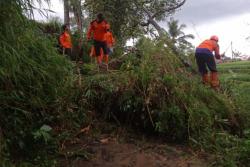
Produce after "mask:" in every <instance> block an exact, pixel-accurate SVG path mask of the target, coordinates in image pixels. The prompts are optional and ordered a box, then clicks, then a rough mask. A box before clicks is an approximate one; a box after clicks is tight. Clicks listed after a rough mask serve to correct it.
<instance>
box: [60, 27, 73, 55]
mask: <svg viewBox="0 0 250 167" xmlns="http://www.w3.org/2000/svg"><path fill="white" fill-rule="evenodd" d="M62 29H63V32H62V34H61V35H60V37H59V42H60V45H61V47H62V48H63V55H65V54H66V55H67V56H68V58H69V59H71V54H72V42H71V36H70V30H69V25H67V24H65V25H63V26H62Z"/></svg>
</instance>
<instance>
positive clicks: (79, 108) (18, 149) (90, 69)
mask: <svg viewBox="0 0 250 167" xmlns="http://www.w3.org/2000/svg"><path fill="white" fill-rule="evenodd" d="M18 2H19V1H11V2H4V3H2V2H1V3H2V4H1V6H0V11H1V14H0V21H1V22H2V23H3V25H2V26H1V27H0V46H1V47H0V51H1V53H2V54H1V55H0V107H1V108H0V109H1V111H0V120H1V122H0V137H1V140H0V164H1V166H48V167H51V166H56V158H57V155H58V154H60V151H61V150H60V145H61V144H62V141H65V140H66V139H70V137H72V135H73V134H74V133H75V132H76V131H77V130H79V128H81V127H84V125H85V124H88V123H89V122H88V121H89V120H90V119H91V118H90V116H89V112H96V113H98V114H97V115H99V116H101V117H104V118H105V120H108V121H112V122H114V123H117V124H119V125H121V126H126V127H133V128H135V129H137V130H139V131H141V132H145V133H153V134H161V135H162V136H164V137H165V138H167V139H168V140H169V141H173V142H181V143H188V144H189V145H190V146H191V147H193V148H194V149H199V150H206V151H207V152H209V153H215V157H214V159H215V160H216V161H215V162H214V163H213V164H212V165H214V166H247V164H248V163H249V162H250V160H249V154H250V133H249V132H250V125H249V120H250V118H249V116H250V114H249V112H248V110H249V103H248V100H247V97H249V93H247V92H249V91H248V90H249V86H248V85H249V82H248V81H249V80H248V79H247V77H248V76H249V75H248V70H249V64H236V65H235V64H232V65H231V64H226V65H222V66H221V67H220V70H221V71H222V72H223V83H222V85H223V86H222V88H223V89H222V90H221V91H220V92H215V91H213V90H211V89H210V87H206V86H204V85H201V84H200V81H199V76H197V75H196V74H194V73H193V71H192V70H190V69H188V68H186V67H184V66H183V64H182V62H181V61H180V59H179V58H178V57H177V56H176V54H177V53H176V52H175V50H173V48H172V49H171V47H168V46H167V45H166V42H165V41H166V40H167V39H166V38H165V39H164V38H157V39H154V40H152V39H148V38H145V37H141V38H140V40H138V42H137V44H136V46H135V47H136V48H137V50H136V51H135V52H129V53H127V54H126V56H120V55H117V59H116V60H114V62H116V61H117V62H118V61H119V63H117V64H116V65H115V66H114V67H113V68H114V69H113V70H112V71H111V72H105V73H98V72H97V70H96V67H95V66H94V65H93V64H91V63H88V64H84V65H82V66H81V67H80V68H81V70H82V72H83V75H82V77H81V76H79V74H78V73H77V72H76V71H77V69H76V68H77V66H76V65H75V64H74V63H72V62H70V61H69V60H67V59H66V58H64V57H62V56H61V55H59V54H58V53H57V50H56V48H55V47H54V44H55V39H53V37H49V38H48V36H45V34H44V32H43V31H42V30H41V26H39V25H38V24H35V23H34V22H31V21H29V20H28V19H27V18H26V17H25V16H24V15H23V9H22V8H24V7H25V4H23V3H22V1H20V2H19V3H18ZM20 4H21V5H20ZM168 41H169V40H168ZM177 47H178V45H177ZM85 56H86V55H85ZM240 67H241V68H240ZM239 68H240V69H239ZM224 72H225V73H224ZM228 72H229V73H233V75H229V74H228ZM231 76H233V77H231ZM237 77H238V78H237ZM238 82H239V83H238ZM247 86H248V87H247ZM239 91H241V92H239ZM239 94H240V96H239ZM242 94H243V95H244V96H242Z"/></svg>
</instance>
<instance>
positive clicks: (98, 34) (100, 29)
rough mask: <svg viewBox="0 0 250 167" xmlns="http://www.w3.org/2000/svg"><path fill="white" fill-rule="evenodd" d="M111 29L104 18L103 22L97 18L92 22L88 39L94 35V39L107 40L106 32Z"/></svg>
mask: <svg viewBox="0 0 250 167" xmlns="http://www.w3.org/2000/svg"><path fill="white" fill-rule="evenodd" d="M108 29H109V24H108V23H107V22H106V21H105V20H103V21H102V22H100V23H98V22H97V21H96V20H94V21H92V22H91V23H90V26H89V29H88V33H87V39H91V38H92V35H93V39H94V40H97V41H102V42H103V41H105V34H106V32H107V30H108Z"/></svg>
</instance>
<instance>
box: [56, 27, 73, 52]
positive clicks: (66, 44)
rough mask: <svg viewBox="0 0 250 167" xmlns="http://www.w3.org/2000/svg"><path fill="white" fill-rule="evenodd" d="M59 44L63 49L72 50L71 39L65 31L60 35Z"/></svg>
mask: <svg viewBox="0 0 250 167" xmlns="http://www.w3.org/2000/svg"><path fill="white" fill-rule="evenodd" d="M59 40H60V44H61V45H62V47H63V48H72V43H71V37H70V34H69V33H68V32H67V31H65V32H63V33H62V34H61V35H60V39H59Z"/></svg>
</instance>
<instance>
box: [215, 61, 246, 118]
mask: <svg viewBox="0 0 250 167" xmlns="http://www.w3.org/2000/svg"><path fill="white" fill-rule="evenodd" d="M218 70H219V71H220V72H221V73H220V79H221V83H222V86H223V87H224V88H226V89H229V90H230V92H231V95H232V96H233V99H234V100H235V102H236V103H237V105H238V107H239V109H240V110H241V111H242V110H243V111H245V112H248V111H249V110H250V103H249V99H250V61H239V62H232V63H224V64H220V65H219V66H218ZM249 115H250V114H249Z"/></svg>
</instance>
